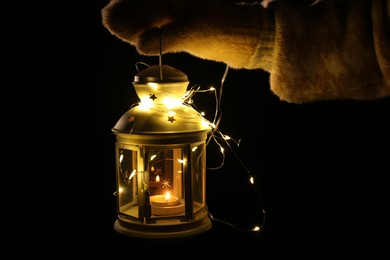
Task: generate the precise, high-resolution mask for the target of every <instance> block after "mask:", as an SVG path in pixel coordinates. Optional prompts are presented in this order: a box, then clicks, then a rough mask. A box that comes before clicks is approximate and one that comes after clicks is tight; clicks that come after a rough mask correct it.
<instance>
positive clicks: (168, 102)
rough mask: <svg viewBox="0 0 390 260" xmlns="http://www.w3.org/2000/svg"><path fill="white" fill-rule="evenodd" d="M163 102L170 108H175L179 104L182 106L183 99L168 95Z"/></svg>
mask: <svg viewBox="0 0 390 260" xmlns="http://www.w3.org/2000/svg"><path fill="white" fill-rule="evenodd" d="M162 103H163V104H164V105H165V106H166V107H167V108H168V109H171V108H174V107H177V106H181V105H182V100H181V99H177V98H169V97H166V98H164V100H163V101H162Z"/></svg>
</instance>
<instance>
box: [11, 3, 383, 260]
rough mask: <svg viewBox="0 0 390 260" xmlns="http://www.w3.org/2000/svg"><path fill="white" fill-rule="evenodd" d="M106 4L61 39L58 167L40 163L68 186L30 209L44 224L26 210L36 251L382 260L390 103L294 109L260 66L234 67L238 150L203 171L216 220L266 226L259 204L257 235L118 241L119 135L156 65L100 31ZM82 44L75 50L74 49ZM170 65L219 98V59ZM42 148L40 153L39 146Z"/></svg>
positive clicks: (216, 225) (225, 106)
mask: <svg viewBox="0 0 390 260" xmlns="http://www.w3.org/2000/svg"><path fill="white" fill-rule="evenodd" d="M107 2H108V1H102V0H100V1H92V2H91V3H90V5H85V6H86V7H87V8H85V9H83V10H86V13H84V14H83V16H82V19H83V22H82V23H80V24H79V25H78V26H77V29H78V30H75V31H74V32H75V33H74V34H73V33H72V34H71V35H73V36H72V37H68V35H69V34H65V35H66V36H67V37H66V38H67V39H66V41H65V42H66V43H67V44H66V46H63V47H61V48H59V49H58V50H57V53H59V54H58V55H59V56H60V57H61V58H63V60H64V63H65V64H66V66H62V67H61V69H57V68H55V71H56V74H55V75H56V77H55V78H56V79H55V80H53V81H52V83H53V88H48V89H46V90H45V92H44V93H46V94H45V95H48V93H49V94H54V97H52V98H50V99H49V102H47V103H48V105H46V108H40V109H39V112H41V111H46V110H47V108H50V109H52V110H51V113H50V116H47V117H46V118H45V119H44V123H43V124H41V125H40V126H41V127H40V128H39V129H40V131H41V132H43V134H44V135H45V137H44V138H45V139H49V142H48V143H49V144H48V145H47V146H44V148H45V149H46V150H45V151H46V152H47V151H48V153H49V157H50V158H52V159H51V160H50V163H47V161H46V160H42V159H41V157H39V158H40V159H38V160H35V163H37V162H38V163H39V165H40V166H42V167H41V168H40V169H43V168H47V169H49V170H48V174H49V176H51V177H53V178H52V179H51V178H50V179H49V182H50V185H53V186H54V187H55V188H57V189H58V188H59V190H56V191H55V192H53V189H52V188H49V187H47V186H48V185H47V186H46V188H45V189H43V190H40V192H39V193H38V194H37V196H38V198H39V199H40V200H41V201H43V202H44V205H43V206H42V208H43V210H42V211H38V210H37V211H35V212H34V213H33V214H32V215H34V216H38V217H36V219H37V220H36V222H34V223H30V222H28V221H26V219H25V215H23V214H19V216H20V217H21V220H20V221H19V223H18V224H17V225H15V226H19V225H20V226H21V227H22V229H24V228H25V225H26V222H27V223H28V224H27V226H29V227H33V228H32V230H34V231H32V232H29V233H28V236H27V239H31V240H30V241H34V240H35V237H36V236H37V235H40V236H44V237H45V243H42V244H41V246H40V247H38V248H37V250H42V251H45V252H46V250H49V248H52V249H53V250H57V251H56V252H58V253H63V254H71V255H74V256H84V255H85V256H88V255H89V256H91V257H92V256H93V257H95V256H97V257H99V256H102V254H104V253H109V254H111V256H112V257H111V258H113V257H116V256H120V257H131V255H146V256H148V255H151V256H153V257H157V258H160V257H165V256H167V257H169V258H175V257H171V254H172V252H173V251H175V250H179V252H182V253H180V254H179V255H180V256H181V257H192V256H197V255H198V254H199V256H203V257H204V256H207V254H209V253H210V252H212V253H213V254H214V253H215V255H219V256H225V255H226V256H230V257H231V255H230V253H239V256H241V255H242V256H244V257H245V256H249V255H250V256H253V255H255V256H256V255H257V256H259V257H261V256H264V255H266V254H267V255H273V256H277V255H278V254H281V255H290V256H292V255H293V254H294V255H296V256H301V255H308V256H310V257H316V258H318V256H323V255H324V254H327V253H331V254H332V255H335V254H339V256H340V254H342V255H343V256H352V254H354V255H355V254H356V255H361V254H362V253H367V254H368V255H370V256H373V255H375V254H378V253H380V252H385V250H386V248H388V243H387V242H386V241H387V240H388V239H386V237H387V236H388V231H389V229H388V222H389V220H388V217H389V214H388V213H387V212H388V205H389V203H388V199H389V188H388V181H387V179H388V174H389V173H390V166H389V165H390V164H389V151H390V148H389V147H390V136H389V130H390V126H389V111H390V110H389V108H390V99H389V98H385V99H382V100H374V101H351V100H336V101H319V102H313V103H310V104H302V105H297V104H289V103H286V102H282V101H280V100H279V99H278V97H276V96H275V95H274V94H272V93H271V92H270V87H269V83H268V74H267V73H265V72H264V71H261V70H254V71H248V70H233V69H230V70H229V72H228V74H227V78H226V81H225V83H224V90H223V95H222V100H221V102H222V103H221V104H222V111H223V115H222V120H221V124H220V126H219V130H221V131H222V132H223V133H224V134H227V135H229V136H231V137H233V138H235V139H236V140H239V139H240V140H241V144H240V146H239V147H236V146H234V143H232V147H233V148H234V152H233V151H232V150H229V149H228V148H226V147H225V151H226V160H225V165H224V166H223V167H222V168H221V169H219V170H215V171H211V170H209V171H208V172H207V176H206V178H207V187H206V198H207V204H208V207H209V212H210V213H211V214H212V215H213V216H214V217H216V218H219V219H221V220H224V221H227V222H229V223H231V224H233V225H235V226H236V227H238V228H243V229H249V228H251V227H252V225H254V224H255V223H258V224H261V220H262V219H261V217H260V216H261V210H262V208H264V210H265V212H266V221H265V224H264V226H263V229H262V231H261V232H258V233H252V232H245V231H239V230H237V229H234V228H232V227H231V226H229V225H225V224H222V223H220V222H214V221H213V227H212V229H211V230H210V231H208V232H206V233H204V234H201V235H198V236H195V237H191V238H188V239H183V240H176V241H149V240H147V241H145V240H140V239H135V238H132V237H128V236H124V235H121V234H118V233H116V231H114V229H113V225H114V222H115V220H116V216H117V215H116V200H115V199H116V198H115V196H114V195H113V192H114V191H115V174H116V173H115V158H114V155H115V154H114V152H115V150H114V145H115V136H114V134H113V133H112V132H111V128H112V127H113V126H114V125H115V123H116V122H117V120H118V119H119V118H120V116H121V115H122V114H123V113H125V112H126V111H127V110H128V109H129V108H130V106H131V105H132V104H133V103H135V102H137V101H138V99H137V96H136V95H135V92H134V88H133V86H132V84H131V82H132V81H133V78H134V75H135V74H137V72H138V71H137V69H136V67H135V63H136V62H145V63H147V64H149V65H155V64H158V62H159V61H158V57H145V56H139V55H138V54H137V53H136V51H135V49H134V48H133V47H132V46H130V45H128V44H127V43H124V42H122V41H121V40H119V39H118V38H116V37H114V36H112V35H111V34H110V33H109V32H108V31H107V30H106V29H105V28H104V27H103V26H102V23H101V17H100V10H101V8H103V6H104V5H105V4H106V3H107ZM72 18H73V17H72V15H69V16H68V20H70V21H71V20H72ZM78 18H79V17H78ZM68 30H70V31H71V30H72V29H70V28H69V29H68ZM74 46H77V49H78V51H77V55H74V54H76V53H73V51H70V50H69V48H70V47H74ZM80 47H81V48H80ZM68 54H70V55H69V56H68ZM56 58H58V57H56ZM60 60H61V59H60ZM65 60H66V61H68V62H67V63H66V62H65ZM69 61H70V62H69ZM163 63H164V64H167V65H171V66H173V67H175V68H177V69H179V70H180V71H182V72H184V73H185V74H186V75H187V76H188V78H189V80H190V84H198V85H200V86H202V87H204V88H208V87H209V86H215V87H216V88H217V89H218V90H219V88H220V83H221V79H222V76H223V73H224V70H225V65H224V64H220V63H216V62H212V61H206V60H200V59H197V58H194V57H192V56H189V55H187V54H184V53H180V54H167V55H163ZM46 65H48V67H50V66H51V65H52V64H51V63H50V64H46ZM53 66H54V65H53ZM40 73H42V74H45V75H46V74H48V73H47V72H46V71H41V72H40ZM54 86H55V87H54ZM54 88H56V90H54ZM38 90H39V87H37V88H36V89H35V90H34V91H38ZM45 97H46V96H45ZM45 100H46V101H48V99H47V98H45ZM195 101H196V104H197V106H198V107H200V108H202V109H203V108H204V110H205V111H206V112H208V114H209V115H211V114H212V113H213V112H214V103H213V102H214V96H213V95H210V94H202V93H200V94H197V96H196V99H195ZM36 103H38V101H36ZM45 104H46V102H45ZM49 105H52V106H50V107H49ZM54 107H55V108H56V109H53V108H54ZM46 112H47V111H46ZM36 114H38V113H35V114H34V115H36ZM211 118H212V117H209V119H211ZM32 124H33V125H34V124H38V122H33V123H32ZM30 125H31V124H30ZM53 129H56V130H57V131H58V132H54V131H53ZM48 136H50V137H48ZM40 140H42V138H41V139H40ZM40 140H37V144H35V145H36V147H40V146H41V148H43V145H42V144H41V143H40ZM48 147H49V148H48ZM59 147H61V149H60V148H59ZM57 153H58V154H61V157H58V156H57ZM50 155H51V156H50ZM45 156H46V155H45ZM220 159H221V157H220V153H219V150H218V148H217V147H216V146H215V145H213V144H212V143H211V144H210V145H209V146H208V147H207V166H208V167H214V166H217V165H219V163H220ZM57 170H58V172H57ZM247 170H248V171H250V173H251V174H252V175H253V176H254V177H255V179H256V184H255V187H256V189H257V190H258V191H259V192H260V194H261V198H259V197H258V196H257V194H256V192H254V190H253V189H252V187H251V186H250V185H249V183H248V174H247ZM46 182H47V180H46ZM232 192H234V194H235V195H234V196H231V193H232ZM57 199H58V201H57ZM53 200H55V201H56V202H54V203H53ZM18 208H19V207H18ZM43 230H44V231H45V233H43ZM183 249H185V250H184V251H180V250H183ZM210 250H211V251H210ZM47 252H48V251H47ZM183 252H184V253H183ZM225 253H226V254H225ZM133 257H134V256H133Z"/></svg>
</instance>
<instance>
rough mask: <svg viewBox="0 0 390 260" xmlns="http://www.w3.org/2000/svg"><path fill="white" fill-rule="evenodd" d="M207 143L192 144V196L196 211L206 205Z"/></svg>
mask: <svg viewBox="0 0 390 260" xmlns="http://www.w3.org/2000/svg"><path fill="white" fill-rule="evenodd" d="M205 151H206V150H205V143H204V142H202V143H198V144H192V145H191V162H192V163H191V172H192V188H193V191H192V196H193V198H192V199H193V202H194V208H193V210H194V212H197V211H198V210H200V209H202V208H203V207H204V206H205V190H204V186H205V174H206V167H205V165H206V153H205Z"/></svg>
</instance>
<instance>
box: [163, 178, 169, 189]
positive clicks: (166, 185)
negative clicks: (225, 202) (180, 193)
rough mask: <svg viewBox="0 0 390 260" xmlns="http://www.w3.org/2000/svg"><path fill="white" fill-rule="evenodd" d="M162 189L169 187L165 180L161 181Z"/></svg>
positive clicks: (167, 181)
mask: <svg viewBox="0 0 390 260" xmlns="http://www.w3.org/2000/svg"><path fill="white" fill-rule="evenodd" d="M162 187H163V188H168V187H171V184H170V183H169V180H167V179H165V180H163V181H162Z"/></svg>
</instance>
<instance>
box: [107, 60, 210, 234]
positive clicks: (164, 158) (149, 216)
mask: <svg viewBox="0 0 390 260" xmlns="http://www.w3.org/2000/svg"><path fill="white" fill-rule="evenodd" d="M188 84H189V81H188V78H187V76H186V75H185V74H184V73H182V72H181V71H179V70H177V69H175V68H173V67H171V66H168V65H161V64H160V65H154V66H151V67H148V68H147V69H145V70H143V71H141V72H139V73H138V74H137V75H136V76H135V77H134V81H133V86H134V87H135V91H136V93H137V95H138V97H139V99H140V102H139V103H137V104H136V105H135V106H133V107H131V108H130V109H129V110H128V111H127V112H126V113H125V114H124V115H123V116H122V117H121V118H120V119H119V120H118V122H117V123H116V125H115V126H114V127H113V128H112V132H113V133H114V134H115V135H116V145H115V153H116V181H117V182H116V192H115V194H116V196H117V200H116V201H117V213H118V218H117V220H116V221H115V224H114V229H115V230H116V231H117V232H119V233H121V234H124V235H128V236H133V237H139V238H151V239H163V238H180V237H188V236H193V235H197V234H200V233H203V232H206V231H207V230H209V229H210V228H211V226H212V224H211V220H210V218H209V213H208V209H207V204H206V190H205V187H206V139H207V135H208V133H209V132H210V130H211V127H210V123H209V122H208V121H207V120H206V119H205V118H203V117H202V115H201V114H200V113H199V112H198V111H196V110H195V109H194V108H193V107H192V106H191V105H190V104H188V103H187V102H186V101H185V96H186V92H187V87H188Z"/></svg>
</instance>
